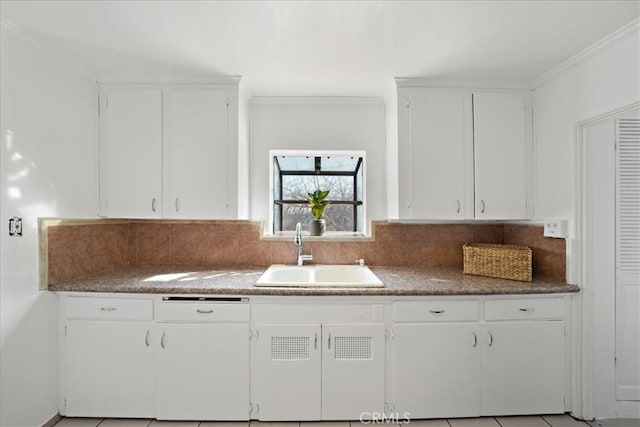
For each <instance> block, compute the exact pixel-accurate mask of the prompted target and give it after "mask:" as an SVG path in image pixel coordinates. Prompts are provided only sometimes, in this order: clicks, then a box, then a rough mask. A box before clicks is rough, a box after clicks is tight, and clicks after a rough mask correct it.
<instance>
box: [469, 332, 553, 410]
mask: <svg viewBox="0 0 640 427" xmlns="http://www.w3.org/2000/svg"><path fill="white" fill-rule="evenodd" d="M485 328H486V329H485V331H484V333H483V339H482V341H483V343H482V352H483V353H482V393H481V395H482V403H481V415H517V414H549V413H561V412H564V380H565V372H564V361H565V358H564V348H565V340H564V322H504V323H502V322H500V323H492V324H488V325H486V327H485Z"/></svg>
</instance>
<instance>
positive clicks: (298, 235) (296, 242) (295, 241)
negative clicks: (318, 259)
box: [293, 223, 313, 265]
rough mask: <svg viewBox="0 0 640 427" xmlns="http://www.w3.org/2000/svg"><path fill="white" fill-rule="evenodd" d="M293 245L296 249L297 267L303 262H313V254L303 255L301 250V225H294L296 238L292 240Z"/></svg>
mask: <svg viewBox="0 0 640 427" xmlns="http://www.w3.org/2000/svg"><path fill="white" fill-rule="evenodd" d="M293 245H294V246H295V247H296V248H297V255H298V256H297V259H298V265H304V262H305V261H313V254H309V255H305V254H304V250H303V249H302V225H301V224H300V223H297V224H296V237H295V238H294V239H293Z"/></svg>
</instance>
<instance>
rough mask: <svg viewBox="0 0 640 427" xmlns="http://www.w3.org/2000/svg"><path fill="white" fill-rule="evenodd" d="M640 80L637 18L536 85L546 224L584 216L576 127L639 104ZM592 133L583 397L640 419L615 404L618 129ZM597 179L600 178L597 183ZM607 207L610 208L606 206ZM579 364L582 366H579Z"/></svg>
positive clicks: (593, 407) (600, 413)
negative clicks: (580, 203)
mask: <svg viewBox="0 0 640 427" xmlns="http://www.w3.org/2000/svg"><path fill="white" fill-rule="evenodd" d="M639 76H640V32H639V26H638V21H636V22H635V24H632V25H630V26H628V27H626V28H624V29H622V30H620V31H619V32H617V33H615V34H614V35H612V36H610V37H609V38H607V39H605V40H603V41H602V42H600V43H598V44H596V45H594V46H593V47H592V48H590V49H588V50H587V51H586V55H584V56H582V57H580V58H579V59H577V60H575V61H572V64H571V65H570V66H568V67H566V68H564V69H562V70H560V71H559V72H557V73H554V74H553V75H552V76H550V77H548V78H545V80H544V82H542V83H541V84H540V85H539V86H538V87H537V88H536V101H535V107H534V108H535V131H536V136H537V138H536V144H537V158H536V177H537V181H536V184H537V190H536V193H537V194H536V202H535V211H536V217H537V218H538V219H546V218H567V219H569V220H571V221H572V224H573V225H574V228H575V224H576V221H577V219H578V217H579V216H581V210H580V207H579V206H577V203H574V202H576V201H577V196H578V193H577V189H578V184H579V183H577V182H576V178H575V177H576V168H577V161H576V158H577V154H578V153H577V150H578V145H577V143H576V138H577V137H576V124H578V123H580V122H584V121H586V120H589V119H591V118H594V117H597V116H600V115H603V114H606V113H609V112H612V111H614V110H617V109H620V108H623V107H625V106H628V105H630V104H633V103H635V102H639V101H640V77H639ZM589 132H590V133H588V138H587V143H586V146H585V147H584V148H585V150H584V151H583V153H584V156H585V159H586V160H585V161H586V162H587V163H586V166H585V169H586V170H585V171H584V172H585V177H586V178H585V179H586V180H587V182H584V183H582V184H583V185H585V188H589V191H591V193H590V194H588V195H586V196H585V203H586V205H585V208H586V209H587V211H588V213H589V215H590V216H588V218H587V219H588V222H587V223H586V224H585V227H587V229H586V234H587V236H586V239H585V241H582V242H579V243H581V245H582V246H583V247H584V248H585V250H586V251H588V252H589V254H590V255H589V256H590V257H591V258H590V259H587V260H582V262H583V263H585V264H584V271H585V273H586V274H585V277H580V276H579V274H578V268H577V267H579V263H578V262H577V261H578V259H577V257H578V256H579V253H578V251H577V250H576V249H577V245H575V243H576V240H574V239H571V240H570V241H569V243H570V245H569V246H568V249H569V261H570V264H569V267H570V269H569V274H570V281H572V282H576V283H578V284H579V285H580V286H581V287H582V291H581V292H582V293H581V295H580V297H581V298H580V299H579V301H581V303H582V304H584V307H582V308H577V309H578V310H582V313H584V316H583V317H582V319H581V322H582V323H581V325H579V326H581V327H582V328H584V331H585V333H584V334H583V335H582V338H583V339H584V340H585V346H584V347H583V349H584V353H583V354H582V355H581V356H582V357H583V358H584V359H583V360H584V363H585V364H586V369H585V371H584V372H585V374H584V376H583V377H582V380H583V381H584V395H583V396H577V398H579V399H584V401H583V402H580V403H582V404H583V405H584V408H583V409H582V413H581V414H580V413H579V415H582V416H586V417H596V418H609V417H617V416H627V417H628V416H636V417H638V416H640V405H638V402H635V403H634V404H631V403H621V402H616V400H615V366H614V357H615V293H614V292H615V291H614V289H615V268H614V260H615V253H614V243H615V242H614V241H613V240H612V239H613V234H614V233H613V231H614V229H613V228H612V227H613V222H612V221H613V219H612V217H611V209H613V200H614V191H615V186H614V180H613V173H614V168H613V159H614V153H613V151H612V143H613V128H612V126H611V123H604V124H598V125H597V126H594V127H593V128H592V129H590V130H589ZM598 135H608V138H602V137H598V141H600V140H605V141H608V142H609V145H608V147H607V146H604V144H599V143H598V144H594V143H592V140H594V139H595V138H596V136H598ZM598 174H600V175H598ZM595 176H599V178H598V179H597V180H594V179H593V177H595ZM589 180H591V181H592V182H590V181H589ZM606 206H608V207H609V208H608V209H604V207H606ZM596 208H597V209H596ZM603 212H605V213H606V215H609V216H606V215H605V214H604V213H603ZM578 233H579V230H575V229H574V230H572V236H573V237H574V238H576V239H580V236H579V235H578ZM592 260H597V262H592ZM572 279H573V280H572ZM577 330H580V328H577ZM577 361H578V359H576V362H577ZM579 366H580V365H575V367H576V368H577V367H579ZM580 374H581V372H578V375H580ZM578 405H579V403H578Z"/></svg>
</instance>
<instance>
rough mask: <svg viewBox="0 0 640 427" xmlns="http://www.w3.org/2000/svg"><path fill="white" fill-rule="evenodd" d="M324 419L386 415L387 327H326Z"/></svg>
mask: <svg viewBox="0 0 640 427" xmlns="http://www.w3.org/2000/svg"><path fill="white" fill-rule="evenodd" d="M322 334H323V344H322V348H323V350H322V419H324V420H340V419H342V420H357V419H359V418H360V416H361V414H362V413H366V412H368V413H371V412H377V413H383V412H384V386H385V338H384V324H369V325H323V326H322Z"/></svg>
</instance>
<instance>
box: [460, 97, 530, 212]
mask: <svg viewBox="0 0 640 427" xmlns="http://www.w3.org/2000/svg"><path fill="white" fill-rule="evenodd" d="M473 112H474V120H473V125H474V126H473V127H474V153H475V156H474V159H475V208H476V209H475V216H476V218H479V219H526V218H529V217H530V213H529V208H528V192H529V188H528V185H529V174H530V170H531V168H530V160H531V156H532V153H531V142H530V141H531V140H530V134H531V132H530V117H528V116H527V115H528V114H530V113H529V109H527V106H526V97H525V95H523V94H522V93H485V92H481V93H474V94H473Z"/></svg>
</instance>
